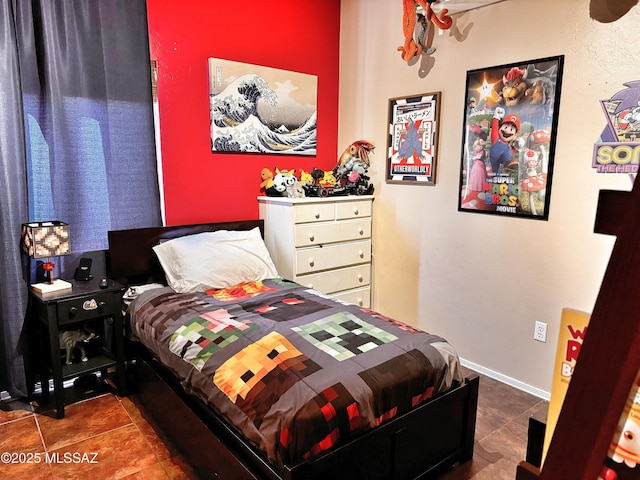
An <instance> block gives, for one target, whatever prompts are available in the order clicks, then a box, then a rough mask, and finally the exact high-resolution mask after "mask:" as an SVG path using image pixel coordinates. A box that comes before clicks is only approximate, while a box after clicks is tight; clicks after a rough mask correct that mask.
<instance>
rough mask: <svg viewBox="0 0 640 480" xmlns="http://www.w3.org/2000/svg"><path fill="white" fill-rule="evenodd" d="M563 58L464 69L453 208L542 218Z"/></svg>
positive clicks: (546, 201) (546, 212)
mask: <svg viewBox="0 0 640 480" xmlns="http://www.w3.org/2000/svg"><path fill="white" fill-rule="evenodd" d="M563 61H564V56H558V57H549V58H543V59H539V60H531V61H525V62H519V63H513V64H508V65H501V66H497V67H490V68H483V69H478V70H472V71H469V72H467V82H466V89H465V95H466V98H465V112H464V122H463V135H462V155H461V167H460V195H459V198H458V210H459V211H467V212H479V213H490V214H500V215H507V216H515V217H521V218H532V219H538V220H547V219H548V217H549V202H550V196H551V180H552V173H553V157H554V151H555V139H556V125H557V123H558V110H559V102H560V86H561V79H562V66H563Z"/></svg>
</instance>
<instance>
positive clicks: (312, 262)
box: [309, 257, 315, 267]
mask: <svg viewBox="0 0 640 480" xmlns="http://www.w3.org/2000/svg"><path fill="white" fill-rule="evenodd" d="M314 264H315V262H314V261H313V258H311V257H309V266H310V267H313V265H314Z"/></svg>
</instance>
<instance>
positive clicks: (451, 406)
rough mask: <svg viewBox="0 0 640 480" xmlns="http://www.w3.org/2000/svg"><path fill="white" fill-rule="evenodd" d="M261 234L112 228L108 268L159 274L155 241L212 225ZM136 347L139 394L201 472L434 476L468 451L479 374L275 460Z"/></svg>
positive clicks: (119, 277)
mask: <svg viewBox="0 0 640 480" xmlns="http://www.w3.org/2000/svg"><path fill="white" fill-rule="evenodd" d="M255 227H258V228H259V229H260V231H261V232H262V233H264V224H263V222H262V220H247V221H239V222H225V223H209V224H197V225H183V226H171V227H151V228H141V229H132V230H117V231H110V232H109V251H108V252H107V273H108V275H109V277H110V278H111V279H113V280H115V281H117V282H119V283H121V284H122V285H125V286H126V285H129V284H131V285H134V284H140V283H145V282H149V281H158V279H159V278H162V277H161V276H160V275H161V269H160V267H159V264H158V261H157V259H156V257H155V254H154V253H153V251H152V247H153V246H154V245H157V244H158V242H159V241H160V240H161V239H167V238H174V237H179V236H183V235H188V234H194V233H200V232H205V231H215V230H250V229H252V228H255ZM132 348H134V349H135V357H136V358H137V359H138V361H137V362H134V364H136V365H137V367H139V368H135V369H132V370H135V374H136V380H135V381H136V383H137V387H138V388H137V393H134V394H133V395H135V396H137V397H138V399H139V400H140V402H142V404H143V406H144V408H145V410H147V411H149V412H150V413H151V415H152V416H153V417H154V420H155V421H156V423H158V424H160V426H161V427H162V429H163V430H164V431H166V432H168V433H169V434H170V435H171V436H172V440H173V442H174V443H175V444H176V445H177V446H178V447H179V448H180V447H181V453H182V454H183V455H184V456H185V457H186V458H188V459H189V461H190V462H192V467H193V468H194V471H195V472H196V475H198V476H199V477H201V478H222V479H224V478H228V479H233V480H236V479H244V478H247V479H252V478H253V479H263V478H265V479H273V480H275V479H282V480H301V479H304V480H313V479H318V480H319V479H323V480H324V479H328V478H331V479H360V478H362V479H365V478H366V479H367V480H369V479H384V480H387V479H394V480H400V479H414V478H434V477H435V476H437V475H438V474H441V473H442V472H443V471H444V470H446V469H448V468H450V467H452V466H453V465H456V464H458V463H463V462H466V461H468V460H470V459H471V458H472V457H473V447H474V438H475V425H476V411H477V403H478V385H479V378H478V376H476V375H473V376H470V377H468V378H466V379H465V381H464V382H463V383H462V384H460V385H457V386H455V387H454V388H452V389H450V390H449V391H447V392H446V393H444V394H442V395H439V396H437V397H435V398H433V399H430V400H429V401H427V402H425V403H423V404H421V405H420V406H418V407H416V408H415V409H413V410H411V411H410V412H407V413H406V414H404V415H401V416H399V417H396V418H394V419H392V420H390V421H388V422H386V423H384V424H382V425H381V426H379V427H377V428H375V429H373V430H371V431H369V432H367V433H365V434H363V435H362V436H360V437H358V438H357V439H355V440H352V441H350V442H348V443H345V444H342V445H340V446H338V447H336V448H334V449H332V450H330V451H328V452H326V453H324V454H323V455H321V456H319V457H317V458H314V459H312V460H310V461H306V462H302V463H299V464H296V465H286V466H285V467H284V468H283V469H279V468H276V467H275V466H273V465H272V464H271V463H270V462H269V461H268V460H267V459H266V458H265V457H264V456H263V455H262V453H261V452H259V451H258V450H257V449H256V448H254V446H253V445H252V444H250V443H249V442H247V441H246V440H245V439H244V438H243V437H242V436H241V435H239V434H238V433H237V432H236V430H235V429H234V428H233V427H232V426H230V425H228V424H227V423H226V422H225V421H224V420H223V419H222V418H221V417H219V416H218V415H217V414H216V413H215V412H214V411H212V409H210V408H208V406H207V405H205V404H204V403H203V402H201V401H199V400H197V399H195V398H193V397H190V396H189V395H187V394H186V393H185V392H184V391H183V390H182V388H181V386H180V383H179V381H177V379H176V378H175V377H174V376H173V375H172V374H171V373H170V372H169V371H168V370H167V369H166V368H164V367H163V366H162V365H161V363H160V362H159V361H158V360H157V359H155V358H154V357H153V355H152V354H151V353H150V352H149V351H148V350H146V349H144V347H142V346H141V345H132Z"/></svg>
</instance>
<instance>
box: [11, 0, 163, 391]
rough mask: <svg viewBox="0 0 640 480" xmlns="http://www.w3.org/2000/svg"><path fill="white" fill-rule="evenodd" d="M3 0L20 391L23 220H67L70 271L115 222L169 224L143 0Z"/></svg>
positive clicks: (101, 245) (14, 349)
mask: <svg viewBox="0 0 640 480" xmlns="http://www.w3.org/2000/svg"><path fill="white" fill-rule="evenodd" d="M0 1H1V2H2V11H3V14H2V18H0V21H1V22H2V23H1V24H0V31H1V32H2V45H0V53H1V54H2V58H3V59H11V60H12V61H11V62H7V61H5V62H1V63H2V67H0V68H3V69H8V70H10V71H8V72H6V74H5V72H3V75H2V76H1V77H0V101H1V102H2V112H0V118H1V119H2V121H1V122H0V139H2V142H1V143H2V145H0V162H1V167H2V170H3V174H5V175H7V176H9V177H11V178H7V179H5V180H6V181H5V185H12V187H11V188H9V189H8V190H7V191H2V192H0V218H1V219H2V222H3V223H2V229H1V233H0V240H1V241H2V243H1V245H2V250H1V251H0V257H1V258H0V261H1V263H0V265H2V266H5V270H4V271H5V272H7V266H6V265H5V264H7V263H8V264H10V266H12V267H13V270H11V277H9V278H7V281H3V282H2V283H0V303H1V305H2V309H1V310H0V314H1V315H2V317H1V318H0V320H1V321H2V325H3V335H4V337H3V338H2V339H0V340H1V341H2V343H0V350H1V351H2V354H3V355H4V358H5V359H6V362H5V363H4V365H6V367H5V370H6V371H5V372H1V373H0V380H2V385H0V387H2V388H3V389H7V390H8V391H9V393H11V394H12V396H16V394H17V395H19V396H23V395H24V394H25V393H27V390H28V385H27V383H28V382H27V373H28V372H26V373H25V366H24V363H25V362H24V361H25V360H27V358H22V357H24V351H25V349H26V348H27V346H28V339H27V338H26V332H25V330H26V328H25V324H24V317H25V309H26V299H25V297H26V286H25V284H24V282H23V281H22V272H21V269H20V267H21V265H20V256H19V253H18V251H17V245H18V243H17V242H18V240H19V231H20V225H21V224H22V223H24V222H26V221H44V220H61V221H64V222H66V223H68V224H69V226H70V232H71V250H72V252H73V253H74V254H75V255H72V256H69V257H61V258H60V259H58V261H57V263H59V264H61V266H62V268H61V270H63V271H65V270H66V271H71V272H73V270H74V269H75V263H76V260H77V257H78V254H80V255H81V254H82V252H89V251H96V250H104V249H106V248H107V232H108V231H109V230H115V229H121V228H134V227H147V226H157V225H160V224H161V217H160V198H159V187H158V177H157V171H156V160H155V145H154V131H153V109H152V96H151V72H150V58H149V57H150V56H149V44H148V31H147V17H146V4H145V1H144V0H32V1H23V0H0ZM8 102H10V105H5V103H8ZM3 149H6V150H7V152H6V153H5V152H4V151H3ZM16 205H18V206H19V208H17V207H16ZM5 217H7V218H5ZM4 237H6V238H4ZM65 262H66V263H67V264H69V265H68V268H65ZM14 264H15V265H14ZM62 276H63V277H64V275H62ZM5 278H6V277H5ZM16 292H18V294H16ZM27 367H28V365H27Z"/></svg>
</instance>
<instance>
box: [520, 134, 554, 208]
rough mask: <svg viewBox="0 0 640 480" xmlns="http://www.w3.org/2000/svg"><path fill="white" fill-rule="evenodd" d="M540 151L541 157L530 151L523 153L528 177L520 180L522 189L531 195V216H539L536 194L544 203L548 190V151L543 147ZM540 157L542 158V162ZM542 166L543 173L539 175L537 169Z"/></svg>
mask: <svg viewBox="0 0 640 480" xmlns="http://www.w3.org/2000/svg"><path fill="white" fill-rule="evenodd" d="M540 149H541V155H540V154H539V153H538V152H535V151H533V150H530V149H527V150H524V151H523V152H522V156H523V159H524V162H525V165H526V167H527V169H526V175H525V176H524V178H523V179H522V180H520V188H521V190H522V191H524V192H528V193H529V209H530V210H531V215H538V211H537V209H536V204H535V200H536V194H538V196H539V197H538V198H539V199H540V200H541V201H544V191H545V189H546V188H547V172H546V168H547V167H546V163H547V162H546V151H545V149H544V147H543V146H541V147H540ZM539 157H542V161H541V160H540V158H539ZM540 164H541V165H542V172H541V173H538V169H537V167H538V165H540ZM541 194H542V195H541ZM540 195H541V196H540Z"/></svg>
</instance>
